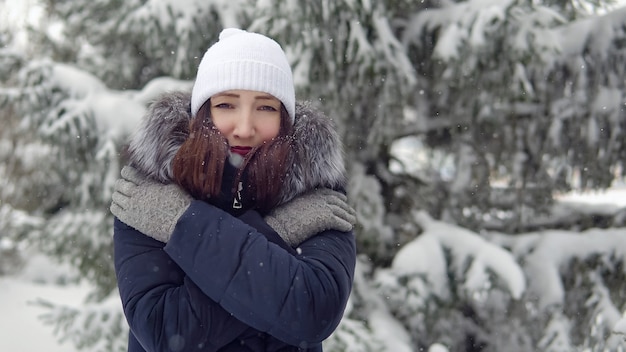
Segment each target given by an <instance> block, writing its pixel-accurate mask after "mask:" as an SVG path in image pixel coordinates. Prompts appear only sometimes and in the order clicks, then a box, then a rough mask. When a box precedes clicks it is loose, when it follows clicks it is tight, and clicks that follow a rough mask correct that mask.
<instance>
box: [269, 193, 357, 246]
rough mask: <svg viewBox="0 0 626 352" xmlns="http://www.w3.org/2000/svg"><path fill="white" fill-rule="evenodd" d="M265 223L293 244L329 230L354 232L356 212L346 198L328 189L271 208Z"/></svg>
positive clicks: (296, 244) (288, 242)
mask: <svg viewBox="0 0 626 352" xmlns="http://www.w3.org/2000/svg"><path fill="white" fill-rule="evenodd" d="M265 222H267V224H268V225H270V226H271V227H272V228H273V229H274V231H276V232H277V233H278V234H279V235H280V237H282V239H283V240H284V241H285V242H287V244H289V245H290V246H292V247H296V246H298V245H299V244H300V243H302V242H304V241H305V240H307V239H308V238H309V237H311V236H313V235H315V234H318V233H320V232H322V231H326V230H338V231H342V232H347V231H351V230H352V228H353V227H354V224H356V212H355V211H354V209H353V208H352V207H351V206H350V205H349V204H348V202H347V197H346V196H345V195H344V194H342V193H340V192H337V191H333V190H331V189H328V188H320V189H316V190H313V191H310V192H308V193H306V194H304V195H301V196H299V197H297V198H294V199H293V200H291V201H289V202H287V203H285V204H282V205H280V206H279V207H277V208H276V209H274V210H272V211H271V212H270V213H269V214H268V215H267V216H266V217H265Z"/></svg>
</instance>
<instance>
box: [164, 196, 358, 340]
mask: <svg viewBox="0 0 626 352" xmlns="http://www.w3.org/2000/svg"><path fill="white" fill-rule="evenodd" d="M164 250H165V252H166V253H167V254H169V256H170V258H171V259H172V260H173V261H174V262H175V263H176V264H177V265H178V266H179V267H180V268H181V269H182V270H183V271H184V272H185V273H186V274H187V275H188V276H189V277H190V279H191V280H192V281H193V282H194V283H195V284H196V285H197V286H198V287H199V289H200V290H201V291H202V292H204V293H205V294H206V295H207V296H208V297H210V298H211V299H212V300H214V301H215V302H218V303H219V304H220V305H221V306H222V307H223V308H224V309H225V310H226V311H228V312H230V313H231V314H233V315H234V316H235V317H236V318H237V319H239V320H241V321H242V322H244V323H245V324H247V325H249V326H252V327H254V328H256V329H258V330H260V331H265V332H267V333H269V334H270V335H272V336H274V337H276V338H278V339H279V340H282V341H284V342H286V343H288V344H290V345H295V346H300V347H306V346H310V345H314V344H318V343H320V342H321V341H323V340H324V339H326V338H327V337H328V336H330V334H331V333H332V332H333V331H334V330H335V328H336V327H337V325H338V324H339V322H340V320H341V318H342V315H343V311H344V309H345V306H346V303H347V300H348V297H349V295H350V290H351V288H352V279H353V275H354V267H355V262H356V246H355V240H354V235H353V234H352V233H343V232H336V231H326V232H323V233H321V234H319V235H317V236H313V237H311V238H310V239H309V240H307V241H305V242H304V243H302V244H301V245H300V246H299V248H298V253H297V254H296V255H293V254H290V253H288V252H287V251H285V250H283V249H281V248H280V247H279V246H277V245H276V244H274V243H271V242H269V241H268V240H267V238H266V237H265V236H263V235H262V234H261V233H259V232H257V231H256V230H255V229H254V228H253V227H250V226H249V225H247V224H245V223H244V222H242V221H239V220H238V219H236V218H233V217H232V216H230V215H229V214H227V213H226V212H224V211H222V210H220V209H218V208H216V207H213V206H211V205H209V204H206V203H204V202H200V201H193V202H192V204H191V206H190V208H189V209H188V210H187V211H186V212H185V213H184V214H183V216H182V217H181V219H180V220H179V222H178V223H177V225H176V228H175V230H174V234H173V235H172V237H171V239H170V241H169V242H168V243H167V245H166V246H165V247H164Z"/></svg>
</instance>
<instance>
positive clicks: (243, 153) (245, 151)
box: [230, 146, 252, 156]
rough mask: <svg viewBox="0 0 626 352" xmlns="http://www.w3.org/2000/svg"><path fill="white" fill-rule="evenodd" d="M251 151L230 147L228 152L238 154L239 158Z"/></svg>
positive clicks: (249, 149)
mask: <svg viewBox="0 0 626 352" xmlns="http://www.w3.org/2000/svg"><path fill="white" fill-rule="evenodd" d="M251 150H252V147H242V146H236V147H230V151H231V152H232V153H235V154H239V155H241V156H246V154H248V153H249V152H250V151H251Z"/></svg>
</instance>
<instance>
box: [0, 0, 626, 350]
mask: <svg viewBox="0 0 626 352" xmlns="http://www.w3.org/2000/svg"><path fill="white" fill-rule="evenodd" d="M10 2H12V0H2V1H0V22H1V23H3V24H0V119H1V120H0V121H1V125H2V128H1V130H0V187H1V188H0V199H1V200H0V243H2V245H1V246H0V252H1V253H0V275H2V274H10V273H12V272H15V271H17V270H19V268H20V267H21V266H22V265H23V263H24V262H25V261H27V260H28V257H27V255H25V253H27V249H28V248H36V249H37V250H38V251H41V252H43V253H45V254H46V255H47V256H50V257H51V258H53V259H54V260H56V261H57V262H58V263H59V265H69V266H70V267H71V268H73V269H72V270H69V271H67V272H66V273H64V274H63V275H59V277H56V278H55V282H56V284H58V285H71V284H73V283H76V282H89V283H90V284H92V285H93V290H92V292H91V294H90V295H89V296H88V297H86V299H85V302H84V304H83V305H82V308H81V309H76V308H70V307H67V306H63V305H59V304H56V303H55V302H50V301H46V300H45V297H44V298H43V299H42V300H41V301H40V302H39V304H41V305H42V306H43V307H45V308H46V309H47V312H48V313H47V314H46V315H45V316H44V318H43V321H42V324H43V323H48V324H51V325H52V326H53V327H54V328H55V329H57V333H58V336H59V338H60V339H64V340H68V341H71V343H73V344H75V345H76V346H77V347H78V348H81V349H84V350H85V351H123V350H125V343H126V334H127V326H126V323H125V321H124V318H123V315H122V312H121V306H120V304H119V298H118V296H117V289H116V284H115V275H114V272H113V268H112V257H111V256H112V243H111V236H112V224H113V221H112V215H111V214H110V213H109V210H108V209H109V203H110V195H111V192H112V187H113V183H114V181H115V180H116V179H117V177H118V175H119V170H120V168H121V166H123V163H124V160H122V159H121V156H120V155H122V153H121V151H122V150H123V148H124V144H125V142H126V141H127V138H128V136H129V134H130V133H132V131H133V128H134V126H135V125H136V123H137V121H138V120H139V119H140V118H141V116H142V114H143V113H144V112H145V109H146V106H147V105H148V104H149V103H150V101H151V100H152V99H154V98H155V97H157V96H158V95H159V94H161V93H162V92H165V91H168V90H180V89H182V90H188V89H190V87H191V84H192V80H193V79H194V77H195V73H196V68H197V65H198V63H199V60H200V59H201V57H202V55H203V54H204V51H205V50H206V48H207V47H208V46H209V45H210V44H212V43H213V42H215V41H216V40H217V35H218V33H219V32H220V30H221V29H222V28H224V27H229V26H235V27H240V28H244V29H249V30H252V31H258V32H261V33H264V34H267V35H268V36H270V37H273V38H275V39H276V40H277V41H278V42H279V43H281V44H282V45H283V48H284V49H285V51H286V52H287V54H288V57H289V59H290V60H291V62H292V65H293V69H294V75H295V79H296V84H297V89H298V98H299V99H301V100H310V101H312V102H313V103H314V104H315V105H317V106H318V107H319V108H320V109H321V110H322V111H324V112H325V113H326V114H327V115H328V116H330V117H331V118H333V119H334V120H335V121H336V123H337V125H338V128H339V131H340V133H341V135H342V137H343V140H344V144H345V151H346V160H347V162H348V168H349V173H350V189H349V197H350V199H351V202H352V204H353V205H354V207H355V208H356V209H357V212H358V216H359V224H358V228H357V229H356V233H357V240H358V250H359V263H358V267H357V269H358V270H357V277H356V280H355V286H354V290H353V294H352V297H351V302H350V305H349V307H348V310H347V311H346V315H345V318H344V320H343V322H342V324H341V325H340V327H339V329H338V330H337V332H336V333H335V334H334V335H333V336H332V337H331V338H330V339H329V340H328V341H327V342H326V351H329V352H334V351H394V352H396V351H425V350H428V349H429V348H430V349H431V350H432V351H435V350H437V349H438V350H439V351H445V350H449V351H467V352H469V351H484V352H495V351H509V352H530V351H546V352H547V351H551V352H560V351H563V352H571V351H624V350H626V342H624V338H623V337H624V336H623V331H620V329H619V328H618V327H619V326H621V322H622V320H621V318H622V316H623V312H624V311H625V310H626V271H625V270H626V268H625V266H624V261H625V259H626V210H624V209H617V210H612V211H601V210H599V209H595V210H594V209H591V210H582V209H579V208H575V207H570V208H567V207H564V206H563V204H562V203H559V202H557V201H556V200H557V199H558V197H559V196H560V195H562V194H564V193H567V192H571V191H582V190H602V189H605V188H608V187H610V186H612V185H614V184H615V183H616V182H617V183H619V182H621V183H623V182H624V176H625V175H624V172H625V171H624V166H625V162H626V145H625V143H626V111H625V110H626V94H625V86H626V8H623V7H621V6H620V4H619V3H618V2H613V1H603V0H467V1H456V0H422V1H414V0H380V1H371V0H317V1H295V0H263V1H252V0H215V1H203V0H195V1H194V0H188V1H180V0H179V1H174V0H128V1H127V0H38V1H37V0H29V1H25V2H23V3H22V5H11V6H9V3H10ZM18 8H19V9H20V10H28V11H30V16H29V17H28V18H27V19H25V20H24V21H23V22H20V23H16V22H15V21H13V22H12V19H14V18H15V16H16V11H18Z"/></svg>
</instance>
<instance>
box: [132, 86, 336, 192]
mask: <svg viewBox="0 0 626 352" xmlns="http://www.w3.org/2000/svg"><path fill="white" fill-rule="evenodd" d="M190 102H191V94H190V93H187V92H173V93H166V94H164V95H162V96H161V97H160V98H158V99H157V100H156V101H154V102H153V103H152V104H151V105H150V107H149V108H148V111H147V113H146V115H145V116H144V118H143V119H142V121H141V123H140V125H139V127H138V129H137V131H136V132H135V133H134V134H133V136H132V137H131V140H130V145H129V157H130V165H132V166H133V167H135V168H136V169H138V170H139V171H140V172H142V173H144V174H146V175H147V176H148V177H150V178H153V179H155V180H158V181H160V182H163V183H170V182H172V179H173V177H172V161H173V159H174V156H175V154H176V152H177V151H178V148H180V146H181V145H182V143H183V142H184V141H185V140H186V139H187V136H188V131H189V121H190V119H191V107H190ZM293 138H294V143H293V148H292V149H291V151H290V154H289V160H288V165H292V166H291V169H289V170H288V175H287V178H286V179H285V182H284V186H283V188H282V191H281V193H282V194H281V197H280V202H279V203H281V204H282V203H285V202H287V201H289V200H291V199H292V198H294V197H295V196H297V195H299V194H302V193H305V192H306V191H309V190H311V189H313V188H316V187H328V188H332V189H345V187H346V172H345V166H344V161H343V148H342V144H341V141H340V139H339V135H338V134H337V132H336V129H335V126H334V124H333V122H332V120H331V119H329V118H328V117H326V116H325V115H324V114H323V113H322V112H320V111H319V110H316V109H314V108H313V107H312V106H311V105H310V104H309V103H296V117H295V123H294V131H293Z"/></svg>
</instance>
